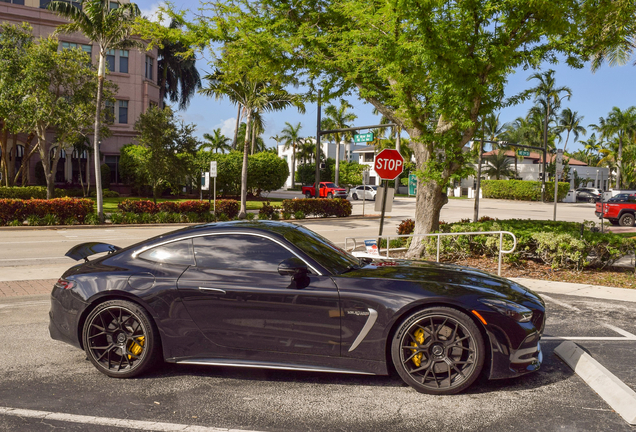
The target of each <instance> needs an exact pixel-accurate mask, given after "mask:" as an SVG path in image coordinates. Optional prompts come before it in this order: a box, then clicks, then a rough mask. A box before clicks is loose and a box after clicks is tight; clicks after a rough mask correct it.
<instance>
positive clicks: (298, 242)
mask: <svg viewBox="0 0 636 432" xmlns="http://www.w3.org/2000/svg"><path fill="white" fill-rule="evenodd" d="M285 238H286V239H287V240H289V241H290V242H291V243H293V244H294V245H295V246H296V247H297V248H298V249H300V250H301V251H303V252H304V253H306V254H307V255H309V256H310V257H311V258H312V259H313V260H314V261H316V262H317V263H319V264H320V265H321V266H323V267H324V268H325V269H326V270H327V271H329V272H330V273H331V274H340V273H343V272H345V271H347V270H350V269H351V268H353V267H358V266H359V265H360V261H359V260H358V259H357V258H356V257H354V256H353V255H351V254H349V253H348V252H346V251H345V250H344V249H342V248H340V247H338V246H336V245H335V244H333V243H332V242H330V241H329V240H327V239H326V238H324V237H323V236H321V235H320V234H316V233H315V232H313V231H310V230H308V229H307V228H304V227H302V226H299V227H298V229H294V230H289V231H287V232H286V233H285Z"/></svg>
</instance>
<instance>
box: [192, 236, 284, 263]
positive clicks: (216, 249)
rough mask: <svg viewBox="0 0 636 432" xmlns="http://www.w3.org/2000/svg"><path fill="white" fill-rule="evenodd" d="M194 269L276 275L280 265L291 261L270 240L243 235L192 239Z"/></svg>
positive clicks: (280, 248) (277, 245) (282, 248)
mask: <svg viewBox="0 0 636 432" xmlns="http://www.w3.org/2000/svg"><path fill="white" fill-rule="evenodd" d="M194 255H195V259H196V262H197V267H205V268H212V269H227V270H229V269H245V270H256V271H268V272H278V265H279V264H280V263H281V261H283V260H286V259H288V258H292V257H294V254H292V253H291V252H290V251H288V250H287V249H285V248H284V247H282V246H280V245H279V244H278V243H275V242H273V241H272V240H269V239H266V238H263V237H259V236H253V235H245V234H222V235H213V236H206V237H195V238H194Z"/></svg>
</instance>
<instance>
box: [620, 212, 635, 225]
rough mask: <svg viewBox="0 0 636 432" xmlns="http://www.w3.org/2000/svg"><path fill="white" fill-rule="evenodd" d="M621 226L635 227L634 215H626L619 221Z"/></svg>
mask: <svg viewBox="0 0 636 432" xmlns="http://www.w3.org/2000/svg"><path fill="white" fill-rule="evenodd" d="M618 224H619V225H620V226H630V227H631V226H634V215H633V214H631V213H625V214H624V215H623V216H621V217H620V219H619V220H618Z"/></svg>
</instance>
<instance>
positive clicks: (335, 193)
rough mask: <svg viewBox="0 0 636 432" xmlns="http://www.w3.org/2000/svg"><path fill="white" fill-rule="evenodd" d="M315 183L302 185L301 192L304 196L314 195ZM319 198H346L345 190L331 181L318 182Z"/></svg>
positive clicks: (311, 196)
mask: <svg viewBox="0 0 636 432" xmlns="http://www.w3.org/2000/svg"><path fill="white" fill-rule="evenodd" d="M314 186H315V183H314V184H313V185H311V186H303V188H302V192H303V195H305V198H313V197H315V196H316V189H315V187H314ZM320 198H347V190H346V189H345V188H341V187H340V186H336V185H335V183H331V182H320Z"/></svg>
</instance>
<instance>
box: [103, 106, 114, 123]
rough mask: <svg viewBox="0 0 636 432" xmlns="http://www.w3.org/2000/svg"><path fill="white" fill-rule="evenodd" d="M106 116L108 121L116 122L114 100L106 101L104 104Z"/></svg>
mask: <svg viewBox="0 0 636 432" xmlns="http://www.w3.org/2000/svg"><path fill="white" fill-rule="evenodd" d="M104 117H105V119H106V123H108V124H113V123H115V104H114V103H113V102H111V101H106V103H105V106H104Z"/></svg>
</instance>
